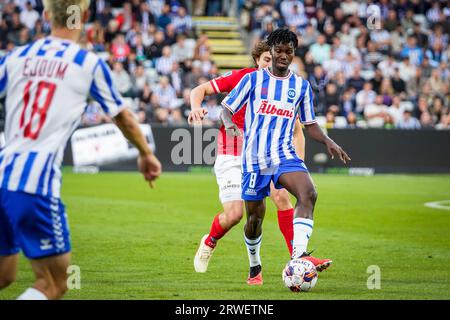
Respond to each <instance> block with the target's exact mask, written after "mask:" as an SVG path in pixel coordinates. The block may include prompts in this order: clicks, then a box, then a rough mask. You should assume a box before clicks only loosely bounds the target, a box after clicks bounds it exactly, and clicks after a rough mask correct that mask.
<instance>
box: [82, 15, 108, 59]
mask: <svg viewBox="0 0 450 320" xmlns="http://www.w3.org/2000/svg"><path fill="white" fill-rule="evenodd" d="M86 36H87V40H88V41H89V42H90V43H91V44H92V46H93V48H94V50H95V51H96V52H103V51H106V47H105V31H104V29H103V27H102V25H101V24H100V22H99V21H94V23H93V24H92V26H91V28H89V29H88V30H87V32H86Z"/></svg>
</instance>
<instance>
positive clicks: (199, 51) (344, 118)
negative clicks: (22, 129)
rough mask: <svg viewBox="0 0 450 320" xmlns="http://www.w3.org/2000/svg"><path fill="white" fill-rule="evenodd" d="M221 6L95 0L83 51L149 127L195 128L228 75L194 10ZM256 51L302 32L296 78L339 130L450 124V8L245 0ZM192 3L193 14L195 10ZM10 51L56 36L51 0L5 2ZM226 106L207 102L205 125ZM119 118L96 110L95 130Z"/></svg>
mask: <svg viewBox="0 0 450 320" xmlns="http://www.w3.org/2000/svg"><path fill="white" fill-rule="evenodd" d="M221 3H222V2H221V1H193V3H192V2H188V1H178V0H166V1H164V0H147V1H145V0H132V1H106V0H97V1H95V0H92V1H91V18H90V23H89V24H88V25H87V28H86V32H85V33H84V35H83V38H82V39H81V42H82V45H83V46H84V47H86V48H87V49H89V50H93V51H95V52H96V53H98V54H99V55H101V56H102V57H104V58H105V60H107V62H108V63H109V65H110V66H111V69H112V70H113V77H114V79H113V81H114V82H115V83H116V85H117V88H118V90H119V91H120V92H121V94H122V95H123V96H124V97H125V99H126V100H127V103H128V104H129V105H130V106H131V107H132V109H133V110H134V111H135V113H136V115H137V117H138V118H139V120H140V121H141V122H142V123H146V122H148V123H162V124H168V125H177V124H184V123H186V118H187V115H188V113H189V110H190V107H189V93H190V90H191V89H192V88H193V87H195V86H197V85H198V84H201V83H204V82H205V81H208V80H210V79H212V78H214V77H217V76H218V75H219V69H218V67H217V65H216V64H215V63H214V61H213V60H212V54H211V48H210V45H209V44H208V37H207V36H206V35H205V34H197V33H196V32H195V31H196V30H195V25H194V24H193V20H192V16H191V14H192V12H190V11H194V14H195V15H224V13H223V12H222V8H221ZM238 3H239V8H238V10H239V16H240V18H239V20H240V23H241V24H242V26H243V28H244V30H246V31H248V34H249V39H250V45H252V44H254V43H255V42H256V41H259V40H262V39H264V38H265V37H267V35H268V34H269V33H270V32H271V31H272V30H274V29H276V28H278V27H288V28H290V29H291V30H293V31H295V32H296V33H297V34H298V39H299V47H298V49H297V51H296V56H295V58H294V61H293V64H292V65H291V68H292V71H294V72H296V73H297V74H299V75H301V76H302V77H303V78H305V79H308V80H309V81H310V83H311V85H312V87H313V90H314V98H315V107H316V110H315V111H316V115H317V116H318V118H319V120H320V121H321V124H322V125H323V126H325V127H327V128H331V127H374V128H394V127H395V128H402V129H418V128H437V129H448V128H450V115H449V109H450V108H449V105H450V88H449V83H450V68H449V63H450V46H449V30H450V1H441V2H440V1H431V0H411V1H408V0H397V1H387V0H380V1H370V0H369V1H355V0H345V1H334V0H317V1H316V0H304V1H299V0H284V1H276V0H266V1H264V0H262V1H256V0H240V1H238ZM189 8H190V9H189ZM0 9H1V17H0V50H1V53H0V56H1V55H3V54H5V53H7V52H9V51H11V50H13V49H14V47H16V46H19V45H23V44H26V43H28V42H30V41H33V40H36V39H38V38H41V37H43V36H45V35H47V34H48V33H49V25H48V23H47V22H45V21H44V20H43V19H42V10H43V6H42V1H40V0H32V1H25V0H10V1H8V0H0ZM219 102H220V101H218V99H217V98H216V97H212V98H209V99H208V100H206V101H205V103H204V106H205V107H206V108H208V111H209V114H208V118H207V120H206V124H211V125H213V124H216V123H217V122H218V121H219V114H220V110H221V109H220V104H219ZM106 121H108V120H107V118H106V117H105V116H104V115H103V114H102V112H101V108H100V107H99V105H97V104H96V103H93V102H92V103H90V104H89V105H88V106H87V108H86V112H85V115H84V117H83V124H84V125H94V124H99V123H103V122H106Z"/></svg>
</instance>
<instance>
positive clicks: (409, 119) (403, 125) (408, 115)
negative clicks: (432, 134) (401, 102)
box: [395, 109, 420, 129]
mask: <svg viewBox="0 0 450 320" xmlns="http://www.w3.org/2000/svg"><path fill="white" fill-rule="evenodd" d="M395 127H396V128H398V129H420V121H419V120H418V119H416V118H414V117H413V116H412V111H411V110H409V109H405V110H404V111H403V117H402V118H401V119H400V121H399V122H397V123H396V124H395Z"/></svg>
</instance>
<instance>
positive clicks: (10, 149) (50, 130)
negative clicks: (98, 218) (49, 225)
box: [0, 37, 123, 198]
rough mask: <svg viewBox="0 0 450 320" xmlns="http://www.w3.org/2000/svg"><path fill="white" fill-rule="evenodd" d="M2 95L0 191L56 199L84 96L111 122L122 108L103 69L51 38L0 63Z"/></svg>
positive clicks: (82, 52)
mask: <svg viewBox="0 0 450 320" xmlns="http://www.w3.org/2000/svg"><path fill="white" fill-rule="evenodd" d="M5 94H6V100H5V101H6V102H5V109H6V121H5V147H4V148H3V150H1V152H0V188H3V189H8V190H10V191H22V192H26V193H31V194H38V195H42V196H50V197H55V198H59V197H60V188H61V170H60V167H61V162H62V159H63V153H64V148H65V145H66V143H67V140H68V139H69V137H70V135H71V134H72V132H73V131H74V130H75V129H76V127H77V126H78V124H79V121H80V118H81V115H82V113H83V111H84V110H85V107H86V100H87V98H88V96H89V95H90V96H92V97H93V98H94V99H95V100H96V101H98V102H99V103H100V105H101V107H102V109H103V111H104V112H105V113H106V114H108V115H109V116H111V117H114V116H116V115H117V114H118V113H119V112H120V111H121V110H122V108H123V104H122V97H121V96H120V94H119V93H118V91H117V90H116V89H115V88H114V85H113V83H112V80H111V71H110V69H109V67H108V66H107V64H106V63H105V62H104V61H102V60H101V59H100V58H99V57H97V56H96V55H95V54H93V53H90V52H88V51H86V50H84V49H82V48H81V47H80V46H79V45H78V44H76V43H74V42H71V41H69V40H65V39H58V38H55V37H47V38H44V39H40V40H37V41H35V42H33V43H31V44H29V45H26V46H23V47H19V48H17V49H16V50H14V51H13V52H12V53H10V54H9V55H7V56H6V57H4V58H2V59H1V60H0V97H3V96H4V95H5Z"/></svg>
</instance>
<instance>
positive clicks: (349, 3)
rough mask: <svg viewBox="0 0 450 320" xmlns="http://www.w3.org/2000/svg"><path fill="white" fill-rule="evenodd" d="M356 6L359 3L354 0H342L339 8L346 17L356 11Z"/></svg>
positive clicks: (357, 6)
mask: <svg viewBox="0 0 450 320" xmlns="http://www.w3.org/2000/svg"><path fill="white" fill-rule="evenodd" d="M358 8H359V5H358V2H356V1H353V0H344V1H343V2H341V9H342V12H343V13H344V15H345V16H346V17H348V16H353V15H356V14H357V13H358Z"/></svg>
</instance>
